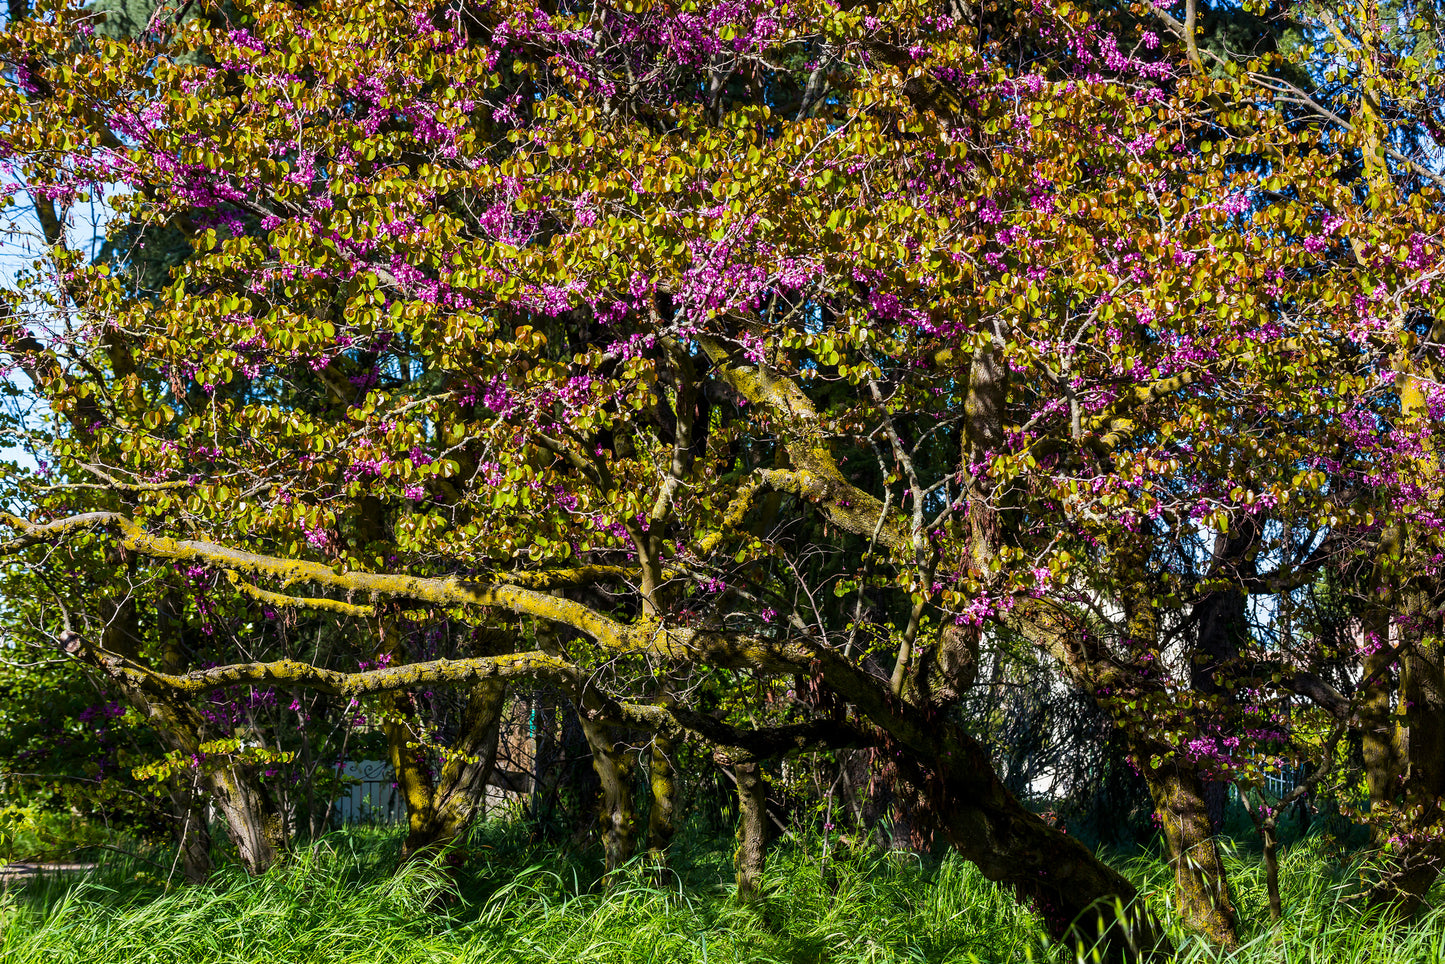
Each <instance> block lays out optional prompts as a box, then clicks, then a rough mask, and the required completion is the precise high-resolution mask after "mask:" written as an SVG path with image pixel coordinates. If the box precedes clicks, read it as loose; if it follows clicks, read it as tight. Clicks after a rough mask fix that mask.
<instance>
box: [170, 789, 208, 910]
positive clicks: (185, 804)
mask: <svg viewBox="0 0 1445 964" xmlns="http://www.w3.org/2000/svg"><path fill="white" fill-rule="evenodd" d="M175 782H176V787H175V789H173V790H172V791H171V804H172V811H173V812H174V814H175V820H176V825H175V838H176V860H177V862H178V863H179V865H180V868H181V876H182V877H183V878H184V879H185V880H186V882H187V883H191V884H204V883H205V882H206V881H207V880H210V878H211V826H210V821H209V820H207V819H206V800H205V797H203V796H202V795H201V794H199V793H197V792H196V791H195V789H193V788H192V787H190V786H187V785H185V784H184V783H182V782H181V780H180V779H179V778H176V780H175Z"/></svg>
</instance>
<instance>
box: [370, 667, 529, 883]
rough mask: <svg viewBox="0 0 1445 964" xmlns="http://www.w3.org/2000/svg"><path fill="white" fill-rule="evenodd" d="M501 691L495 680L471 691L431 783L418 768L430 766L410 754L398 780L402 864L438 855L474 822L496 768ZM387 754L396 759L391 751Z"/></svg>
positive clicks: (502, 685) (502, 687)
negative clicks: (403, 825)
mask: <svg viewBox="0 0 1445 964" xmlns="http://www.w3.org/2000/svg"><path fill="white" fill-rule="evenodd" d="M506 692H507V690H506V684H505V683H504V682H502V681H500V680H488V681H486V682H483V683H478V684H476V685H474V686H473V687H472V691H471V693H470V694H469V695H468V698H467V708H466V710H465V712H464V713H463V716H462V725H461V730H460V733H459V734H458V736H457V739H456V741H455V742H454V743H453V744H452V746H451V747H449V748H448V749H447V750H446V752H445V757H444V759H443V760H442V762H441V769H440V772H439V773H438V774H437V778H436V780H435V781H433V780H432V779H431V777H430V774H429V773H428V772H427V771H426V770H424V769H423V768H422V766H423V765H425V764H426V763H427V762H429V761H426V760H425V759H424V758H422V755H421V754H420V753H413V755H412V757H411V762H410V765H409V766H408V767H407V770H406V772H405V776H404V780H405V782H402V780H398V785H399V786H401V787H402V788H403V792H404V794H405V797H406V801H407V834H406V840H405V841H404V842H403V844H402V848H401V863H406V862H407V861H409V860H412V859H414V858H416V857H418V856H422V855H429V854H437V853H440V852H441V851H443V850H445V849H446V848H447V847H448V846H449V845H451V844H452V843H454V842H455V841H456V840H457V839H458V838H460V837H461V836H462V835H463V834H465V833H466V831H467V829H468V828H469V827H470V826H471V825H472V822H473V821H474V820H475V819H476V817H477V814H478V812H479V811H480V810H481V805H482V801H483V798H484V796H485V794H486V790H487V783H488V781H489V780H490V779H491V776H492V770H493V768H494V767H495V766H496V760H497V743H498V738H499V727H500V724H501V720H502V709H503V707H504V705H505V703H506ZM392 751H393V754H394V755H397V754H396V747H394V746H393V748H392ZM397 772H398V773H402V772H403V771H401V770H398V771H397Z"/></svg>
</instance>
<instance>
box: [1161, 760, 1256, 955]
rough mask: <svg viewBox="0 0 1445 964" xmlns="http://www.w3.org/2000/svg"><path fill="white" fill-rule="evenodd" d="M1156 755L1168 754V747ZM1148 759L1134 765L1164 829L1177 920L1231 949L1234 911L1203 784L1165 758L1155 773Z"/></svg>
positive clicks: (1184, 767) (1181, 764)
mask: <svg viewBox="0 0 1445 964" xmlns="http://www.w3.org/2000/svg"><path fill="white" fill-rule="evenodd" d="M1146 749H1147V748H1146ZM1159 750H1160V751H1161V752H1163V753H1168V752H1169V749H1168V748H1167V747H1160V748H1159ZM1152 755H1153V753H1152V752H1150V753H1148V754H1147V755H1146V754H1144V753H1140V754H1139V763H1140V766H1141V767H1142V769H1143V772H1144V782H1145V783H1147V784H1148V785H1149V795H1150V796H1151V797H1152V798H1153V800H1154V808H1155V810H1156V811H1157V812H1158V814H1159V819H1160V822H1161V823H1162V824H1163V829H1164V840H1165V842H1166V843H1167V845H1168V847H1169V864H1170V866H1171V867H1173V869H1174V890H1175V900H1176V901H1177V907H1178V910H1179V916H1180V918H1181V919H1182V920H1183V922H1184V925H1185V926H1186V927H1188V928H1189V929H1190V930H1193V931H1195V932H1197V933H1199V934H1203V935H1204V936H1205V937H1206V938H1208V939H1209V941H1210V942H1211V943H1213V944H1215V945H1217V946H1219V947H1223V948H1232V947H1235V946H1236V945H1237V944H1238V943H1239V938H1238V937H1237V935H1236V934H1235V914H1234V905H1233V903H1232V902H1231V901H1230V896H1229V879H1228V877H1227V876H1226V874H1225V872H1224V864H1223V862H1222V861H1221V860H1220V858H1219V848H1218V847H1216V846H1215V844H1214V827H1213V823H1212V821H1211V820H1210V817H1209V807H1208V804H1207V803H1206V802H1205V797H1204V792H1205V791H1204V782H1203V780H1202V779H1201V778H1200V776H1199V771H1198V770H1197V769H1196V768H1195V767H1193V766H1191V765H1189V764H1186V763H1184V762H1182V761H1179V760H1178V759H1177V758H1174V759H1172V760H1171V759H1167V758H1166V760H1165V762H1164V763H1162V764H1161V765H1160V766H1159V767H1158V768H1157V769H1155V768H1153V767H1151V766H1149V763H1150V757H1151V756H1152Z"/></svg>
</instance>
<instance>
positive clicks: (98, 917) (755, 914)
mask: <svg viewBox="0 0 1445 964" xmlns="http://www.w3.org/2000/svg"><path fill="white" fill-rule="evenodd" d="M483 833H484V835H485V840H484V843H483V846H482V849H479V850H478V851H477V852H476V856H475V858H474V860H473V861H472V863H471V865H470V866H469V868H468V870H466V871H464V872H462V873H461V874H459V875H458V876H457V877H456V878H455V879H454V878H452V877H451V876H449V875H447V874H446V873H444V872H443V871H442V870H440V869H438V868H437V867H435V866H429V865H424V864H417V865H414V866H411V867H408V868H406V869H405V870H404V871H403V872H402V873H400V874H397V875H391V874H390V873H389V870H390V867H391V862H392V860H393V855H394V853H395V848H396V844H395V841H394V840H393V839H391V838H389V837H387V836H386V835H383V834H379V833H376V832H367V831H351V832H339V833H335V834H331V835H330V836H328V837H326V838H325V839H323V840H322V841H320V842H319V843H317V844H315V845H312V846H310V847H307V848H305V849H302V850H300V851H299V852H297V853H295V854H293V855H292V856H291V857H290V858H289V859H288V860H287V862H286V863H285V864H284V865H282V866H279V867H277V868H276V869H275V870H274V871H272V872H271V873H269V874H266V875H265V876H264V877H260V878H247V877H246V876H244V875H243V874H241V873H239V872H238V871H236V870H235V869H233V868H228V869H227V870H225V871H223V872H222V873H220V874H218V876H217V878H216V880H215V881H214V882H213V883H212V884H211V885H208V886H206V887H177V888H171V889H170V890H169V891H167V890H166V889H165V888H164V886H163V881H161V880H159V879H157V878H156V877H155V876H153V874H154V867H153V866H152V865H147V864H142V863H139V862H131V861H127V860H126V859H124V858H117V860H115V861H113V862H111V863H109V864H107V865H106V866H105V867H104V868H103V869H102V870H101V871H100V872H99V873H97V874H94V875H92V876H91V877H90V878H88V879H86V880H84V881H73V880H61V879H54V878H51V879H41V880H39V881H36V882H34V883H32V884H29V885H27V886H26V887H24V888H19V889H16V890H13V891H11V892H9V893H6V894H5V895H4V896H3V898H0V937H3V949H0V961H4V962H7V964H9V962H16V964H20V962H36V964H40V962H45V964H52V962H77V964H79V962H85V964H91V962H95V961H104V962H107V964H141V962H156V964H161V962H166V964H188V962H196V964H200V962H205V964H219V962H237V964H239V962H256V964H261V962H265V964H273V962H295V964H301V962H312V961H315V962H321V961H325V962H327V964H350V962H356V964H361V962H366V964H372V962H407V964H410V962H456V964H493V962H495V964H512V962H516V964H545V962H558V964H563V962H566V964H572V962H578V964H592V962H596V964H604V962H606V964H613V962H615V964H623V962H626V964H664V962H668V964H671V962H677V964H693V962H697V964H725V962H738V964H742V962H748V964H767V962H779V964H824V962H829V964H832V962H837V964H853V962H859V964H862V962H895V961H897V962H905V961H909V962H912V961H927V962H958V964H963V962H1000V964H1001V962H1014V961H1030V960H1032V961H1038V962H1041V964H1043V962H1059V964H1064V962H1067V961H1069V960H1070V959H1071V958H1072V957H1073V955H1072V954H1071V953H1069V952H1067V951H1066V950H1064V949H1062V948H1058V947H1052V946H1050V945H1049V944H1048V942H1047V941H1046V939H1045V936H1044V933H1043V931H1042V929H1041V925H1040V923H1039V921H1038V919H1037V918H1036V917H1035V916H1034V915H1033V914H1032V913H1030V912H1029V911H1028V910H1027V909H1026V908H1023V907H1020V906H1019V905H1017V904H1016V903H1014V901H1013V900H1012V899H1011V898H1010V897H1009V896H1008V894H1007V893H1005V892H1004V891H1002V890H1000V889H999V888H997V887H995V886H993V885H992V884H990V883H988V882H987V881H985V880H984V879H983V878H982V877H981V876H980V875H979V874H978V872H977V871H975V870H974V869H973V868H972V867H970V866H969V865H967V864H965V863H963V862H962V861H961V860H958V859H957V858H954V857H948V858H945V859H943V860H941V861H932V860H928V859H926V858H919V857H916V856H913V855H905V854H883V853H874V852H863V853H858V854H852V855H845V856H844V857H843V858H842V859H834V860H831V861H830V862H829V863H828V864H827V865H824V864H822V862H821V859H820V857H819V850H820V848H812V847H803V846H788V845H782V846H779V847H778V848H777V849H776V850H775V852H774V858H773V860H772V864H771V867H770V874H769V879H768V882H767V886H766V889H765V893H764V895H763V897H762V899H761V900H760V901H759V902H758V903H757V904H756V905H755V906H752V907H739V906H738V905H737V904H736V903H735V902H734V901H733V900H732V894H731V891H730V886H729V885H728V884H727V883H726V881H728V879H729V875H728V867H727V860H728V852H727V850H726V842H725V841H724V842H719V843H717V845H716V846H712V847H707V846H701V845H697V844H694V845H692V846H689V847H685V848H682V849H681V851H680V853H679V855H678V860H677V866H676V868H675V870H674V871H673V872H672V874H671V877H670V879H669V882H668V884H667V886H657V885H655V884H653V883H651V882H649V881H646V880H644V878H643V877H642V876H641V875H640V874H636V875H633V876H631V877H628V878H626V879H625V880H624V881H623V882H622V883H620V884H619V885H618V886H616V887H614V888H612V889H611V890H607V891H604V890H602V889H600V888H599V887H598V886H597V884H596V881H597V878H598V876H599V868H598V867H597V866H596V865H595V864H594V863H592V862H591V861H589V860H588V859H586V858H584V857H581V856H573V857H557V856H555V855H546V854H544V852H543V851H541V850H539V849H535V848H533V847H532V846H531V845H529V844H526V843H525V842H523V840H522V838H521V836H520V835H518V834H515V833H514V832H513V831H511V830H509V829H508V828H507V827H505V826H500V827H489V828H487V829H486V830H484V831H483ZM1284 859H1285V862H1286V866H1285V867H1284V868H1283V871H1284V872H1283V873H1282V874H1281V877H1282V880H1283V881H1284V886H1285V893H1284V901H1285V906H1286V915H1285V919H1284V920H1282V921H1281V922H1280V923H1279V924H1278V925H1277V926H1272V925H1271V924H1270V922H1269V920H1268V918H1267V914H1266V913H1265V912H1264V909H1263V908H1264V904H1265V901H1264V882H1263V877H1262V874H1261V872H1260V871H1259V869H1258V867H1257V864H1256V861H1254V860H1253V859H1252V858H1250V857H1239V858H1234V859H1233V860H1232V868H1231V869H1232V871H1233V880H1234V884H1235V902H1236V904H1237V906H1238V907H1239V908H1240V911H1241V934H1242V937H1243V938H1244V944H1243V946H1242V947H1241V948H1240V949H1239V950H1238V951H1237V952H1235V953H1234V954H1233V955H1230V956H1229V957H1228V958H1227V959H1228V960H1231V961H1238V962H1240V964H1256V962H1258V964H1275V962H1279V964H1295V962H1299V964H1365V962H1366V961H1368V962H1370V964H1431V962H1440V961H1445V917H1442V915H1441V914H1440V913H1431V914H1429V915H1428V916H1426V917H1425V918H1423V919H1422V920H1420V921H1417V922H1416V923H1415V924H1414V925H1413V926H1411V927H1409V928H1407V929H1392V928H1389V927H1386V926H1384V925H1382V924H1379V923H1371V922H1367V921H1363V920H1361V919H1360V917H1359V916H1358V914H1357V913H1356V912H1355V911H1354V909H1353V908H1351V907H1350V906H1347V905H1345V904H1343V903H1341V898H1342V897H1343V896H1345V895H1347V894H1348V893H1350V892H1351V888H1352V886H1354V885H1355V884H1356V883H1357V881H1358V876H1357V875H1356V871H1355V868H1353V867H1351V866H1350V865H1347V864H1339V863H1337V862H1334V861H1332V860H1331V859H1330V858H1329V857H1328V856H1326V854H1325V853H1324V851H1323V848H1320V847H1316V846H1314V845H1313V844H1312V842H1310V841H1306V842H1304V843H1302V844H1300V845H1299V846H1296V847H1294V848H1291V849H1290V850H1289V851H1288V852H1287V853H1286V855H1285V857H1284ZM1122 863H1123V864H1124V865H1125V866H1126V867H1127V870H1128V872H1129V873H1130V875H1131V877H1133V879H1135V880H1137V881H1141V882H1142V883H1143V885H1144V886H1143V890H1144V891H1145V893H1147V894H1149V895H1150V896H1151V899H1153V901H1154V903H1155V907H1156V910H1157V911H1158V912H1160V913H1161V914H1163V916H1164V917H1165V919H1166V922H1168V923H1169V924H1170V927H1171V931H1172V936H1173V938H1174V940H1175V942H1176V947H1177V948H1178V949H1179V952H1180V953H1179V959H1180V960H1181V961H1185V962H1189V964H1205V962H1211V961H1215V960H1222V959H1226V958H1222V957H1220V956H1219V955H1217V954H1215V953H1214V952H1212V951H1211V950H1210V949H1209V948H1207V947H1205V946H1203V945H1201V944H1200V943H1198V942H1196V941H1193V940H1191V939H1190V938H1188V937H1186V936H1185V935H1183V934H1181V933H1180V932H1179V931H1178V929H1177V928H1176V927H1174V926H1173V923H1172V921H1170V920H1169V911H1168V908H1167V906H1166V905H1165V904H1164V903H1163V902H1162V900H1160V896H1161V895H1162V894H1165V893H1167V885H1168V883H1169V873H1168V870H1167V868H1166V867H1165V866H1164V865H1163V864H1162V863H1160V862H1159V861H1158V860H1156V859H1152V858H1148V857H1135V858H1132V859H1130V860H1127V861H1123V862H1122Z"/></svg>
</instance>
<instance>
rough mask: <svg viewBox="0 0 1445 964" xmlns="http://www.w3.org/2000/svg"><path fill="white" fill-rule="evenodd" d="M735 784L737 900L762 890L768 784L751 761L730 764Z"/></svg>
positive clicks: (752, 898) (748, 899) (747, 900)
mask: <svg viewBox="0 0 1445 964" xmlns="http://www.w3.org/2000/svg"><path fill="white" fill-rule="evenodd" d="M733 777H734V778H735V779H736V781H737V786H738V848H737V850H736V851H735V852H734V854H733V866H734V868H735V869H736V871H737V884H738V901H739V902H741V903H744V904H747V903H751V902H753V901H755V900H757V898H758V895H759V894H760V893H762V886H763V866H764V860H765V850H766V847H767V843H768V812H767V807H768V784H767V781H766V780H765V779H764V778H763V772H762V768H761V767H760V766H759V765H758V764H757V763H756V762H753V761H749V762H746V763H738V764H736V765H735V766H734V767H733Z"/></svg>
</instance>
